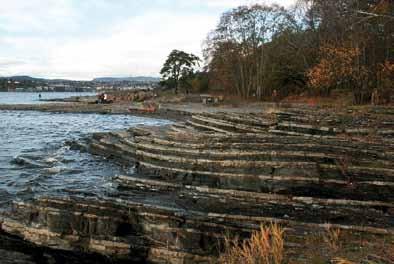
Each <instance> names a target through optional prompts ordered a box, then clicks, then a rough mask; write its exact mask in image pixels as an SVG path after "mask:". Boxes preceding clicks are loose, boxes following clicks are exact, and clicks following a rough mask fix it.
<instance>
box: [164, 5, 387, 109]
mask: <svg viewBox="0 0 394 264" xmlns="http://www.w3.org/2000/svg"><path fill="white" fill-rule="evenodd" d="M203 54H204V63H205V67H204V70H203V71H202V72H198V73H195V74H194V75H192V74H190V66H191V65H194V64H193V63H192V61H188V63H187V65H188V66H189V67H186V69H187V70H185V71H184V72H185V75H184V77H183V78H182V74H178V75H177V76H176V80H179V82H178V81H176V82H175V83H177V85H176V86H179V85H182V86H183V87H185V88H186V91H188V90H189V89H193V90H194V91H196V92H205V91H208V90H209V91H220V92H222V93H224V94H227V95H234V96H238V97H242V98H244V99H256V100H266V99H269V98H272V95H273V94H274V95H275V96H278V97H279V98H284V97H287V96H290V95H305V96H322V97H329V96H331V95H332V93H333V92H334V91H335V92H342V93H346V94H348V95H349V96H350V97H351V100H352V103H354V104H365V103H370V102H371V99H373V100H374V101H375V102H376V103H377V104H385V103H389V101H390V97H391V96H392V95H393V89H394V88H393V84H394V2H393V1H391V0H335V1H334V0H329V1H327V0H299V1H297V3H296V5H294V6H293V7H291V8H287V9H286V8H284V7H281V6H278V5H264V4H255V5H250V6H240V7H237V8H235V9H232V10H229V11H228V12H225V13H224V14H222V16H221V18H220V22H219V23H218V25H217V27H216V28H215V29H214V30H213V31H212V32H210V34H209V35H208V37H207V39H206V41H205V44H204V51H203ZM186 55H188V56H189V58H190V57H191V55H192V54H186ZM193 58H194V60H198V58H196V57H193ZM167 66H168V65H167ZM167 69H168V67H167ZM179 72H182V71H180V69H178V73H179ZM162 73H163V72H162ZM179 75H181V77H180V76H179ZM169 79H171V78H169ZM172 80H173V79H172ZM172 83H174V82H172Z"/></svg>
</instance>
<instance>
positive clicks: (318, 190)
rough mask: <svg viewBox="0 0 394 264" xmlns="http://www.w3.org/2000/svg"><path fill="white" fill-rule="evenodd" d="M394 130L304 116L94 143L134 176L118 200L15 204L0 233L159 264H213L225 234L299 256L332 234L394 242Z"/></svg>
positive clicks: (207, 121)
mask: <svg viewBox="0 0 394 264" xmlns="http://www.w3.org/2000/svg"><path fill="white" fill-rule="evenodd" d="M390 118H391V117H389V116H388V117H383V118H381V119H380V120H381V121H382V122H386V123H385V124H384V127H385V128H384V130H378V131H381V132H380V133H379V132H378V133H375V134H371V131H372V130H371V129H372V128H371V127H366V126H367V125H368V124H371V123H373V122H375V121H376V120H375V121H370V118H369V119H368V120H367V119H365V118H362V117H360V118H358V121H360V122H358V121H357V122H356V121H354V122H353V121H349V120H350V119H351V117H349V116H345V115H337V114H335V113H331V112H330V113H327V112H324V111H321V110H318V111H317V110H316V111H312V110H308V109H286V111H278V112H275V113H272V114H269V115H268V114H265V115H258V114H253V115H252V114H250V115H247V114H225V113H218V114H198V115H193V116H192V117H191V119H190V120H189V121H188V122H186V123H179V124H176V125H172V126H166V127H162V128H157V127H155V128H154V127H140V128H136V129H130V130H127V131H123V132H116V133H115V132H112V133H98V134H94V135H93V136H92V138H91V140H90V141H89V142H88V144H87V148H86V149H87V150H88V151H89V152H90V153H92V154H95V155H101V156H104V157H105V158H108V159H112V160H114V161H116V162H119V163H121V164H123V165H125V166H129V167H135V168H136V173H135V175H132V176H131V175H127V176H118V177H114V182H115V183H116V184H117V186H118V187H119V188H118V191H117V192H116V193H113V194H110V195H108V197H103V198H102V199H100V200H97V199H94V198H89V195H84V196H79V195H78V194H77V193H74V194H73V195H72V197H69V198H55V197H42V198H38V199H35V200H33V201H31V202H19V203H14V204H13V212H12V214H10V215H9V216H8V217H6V218H5V220H4V222H3V224H2V229H3V230H4V231H5V232H8V233H11V234H14V235H17V236H19V237H22V238H23V239H25V240H28V241H30V242H31V243H34V244H38V245H40V246H43V247H45V248H52V249H56V250H65V251H71V252H90V253H97V254H100V255H105V256H109V257H110V259H111V260H115V261H130V260H134V261H142V262H144V261H150V262H154V263H168V262H169V263H178V262H182V263H208V262H215V261H216V260H217V257H218V255H219V254H220V252H219V247H218V244H220V243H221V241H223V239H224V236H225V234H232V235H238V236H240V237H241V238H243V237H247V236H249V235H250V233H251V232H252V231H254V230H257V229H258V228H259V226H260V225H261V224H269V223H272V222H275V223H279V224H280V225H282V226H284V227H285V228H286V239H287V240H286V242H287V243H288V246H289V247H290V248H291V247H292V246H294V245H297V246H298V250H299V248H300V245H298V244H297V243H299V241H300V239H302V238H303V237H304V236H305V234H306V233H307V234H313V233H321V232H323V231H324V230H326V229H327V226H328V223H329V224H330V225H329V226H331V227H333V228H338V229H340V230H342V232H345V233H346V237H347V239H348V240H349V243H352V241H353V242H354V241H358V240H359V237H360V234H362V236H363V237H364V238H370V239H369V241H370V243H380V242H378V241H381V239H383V240H385V239H387V240H388V241H392V239H393V237H394V222H393V219H394V215H393V212H394V210H393V208H394V169H393V168H394V166H393V164H394V163H393V162H394V155H393V153H394V142H393V140H392V139H391V138H390V137H386V136H387V135H389V134H390V133H382V131H383V132H386V131H391V130H393V129H392V127H390V126H388V125H387V124H389V122H390V120H389V119H390ZM376 122H378V121H376ZM353 124H358V125H357V127H352V126H353ZM378 127H380V126H378ZM361 132H362V133H361ZM344 134H345V135H344ZM383 135H385V136H384V137H383ZM376 237H379V239H375V238H376ZM297 246H295V249H294V250H297Z"/></svg>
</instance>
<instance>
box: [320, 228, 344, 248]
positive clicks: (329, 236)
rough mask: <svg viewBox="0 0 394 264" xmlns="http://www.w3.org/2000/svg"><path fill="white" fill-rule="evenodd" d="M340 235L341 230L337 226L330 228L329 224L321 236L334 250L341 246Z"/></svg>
mask: <svg viewBox="0 0 394 264" xmlns="http://www.w3.org/2000/svg"><path fill="white" fill-rule="evenodd" d="M340 237H341V230H340V229H338V228H331V227H330V226H328V227H327V231H326V233H325V234H324V236H323V238H324V241H325V242H326V243H327V245H328V246H329V248H330V249H331V250H332V251H334V252H336V251H338V250H339V249H340V248H341V247H342V245H341V241H340Z"/></svg>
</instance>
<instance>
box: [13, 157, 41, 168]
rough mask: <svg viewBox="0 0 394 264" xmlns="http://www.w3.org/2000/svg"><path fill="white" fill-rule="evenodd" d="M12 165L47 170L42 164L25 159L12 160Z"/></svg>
mask: <svg viewBox="0 0 394 264" xmlns="http://www.w3.org/2000/svg"><path fill="white" fill-rule="evenodd" d="M11 164H15V165H18V166H23V167H26V168H45V167H46V166H45V165H44V164H42V163H39V162H36V161H34V160H31V159H29V158H25V157H15V158H13V159H12V160H11Z"/></svg>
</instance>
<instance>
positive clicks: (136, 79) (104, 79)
mask: <svg viewBox="0 0 394 264" xmlns="http://www.w3.org/2000/svg"><path fill="white" fill-rule="evenodd" d="M93 81H94V82H103V83H114V82H124V81H127V82H160V78H156V77H145V76H137V77H120V78H116V77H100V78H95V79H93Z"/></svg>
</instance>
